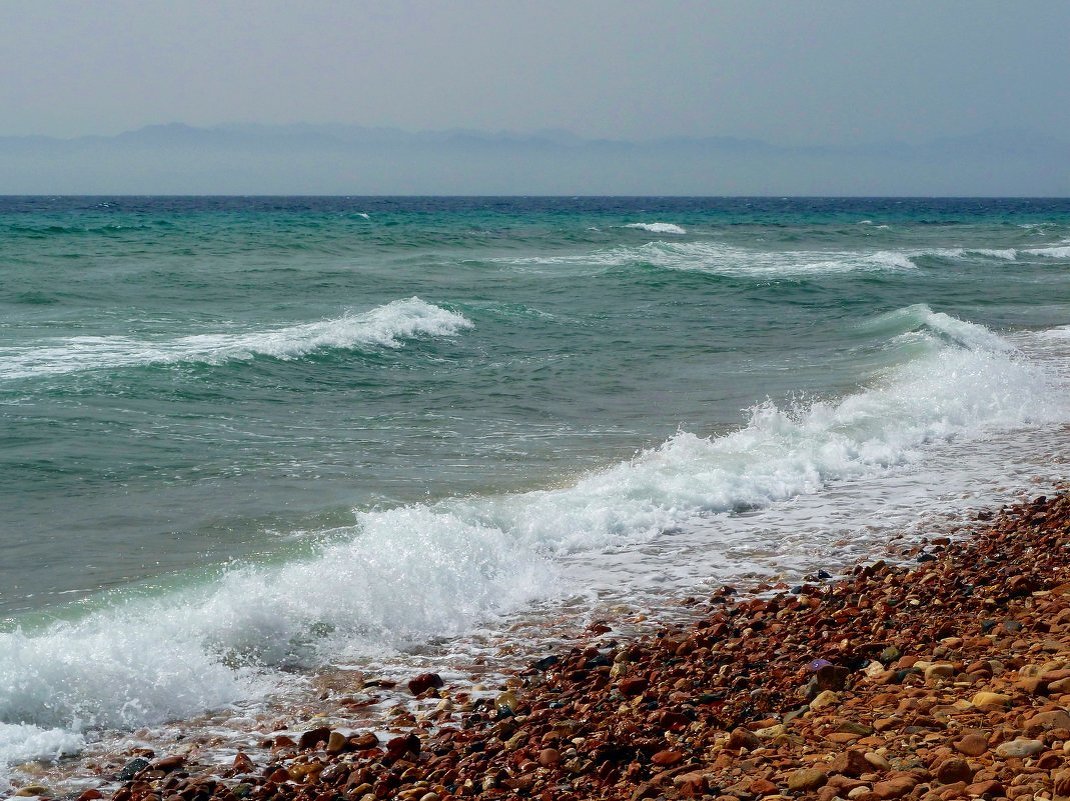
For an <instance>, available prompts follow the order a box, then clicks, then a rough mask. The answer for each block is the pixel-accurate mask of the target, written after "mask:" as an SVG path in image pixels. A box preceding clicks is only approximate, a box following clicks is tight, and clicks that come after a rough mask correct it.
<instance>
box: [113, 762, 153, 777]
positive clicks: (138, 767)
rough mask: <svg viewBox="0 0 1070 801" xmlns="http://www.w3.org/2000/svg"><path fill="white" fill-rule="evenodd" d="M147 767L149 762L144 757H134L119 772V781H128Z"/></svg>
mask: <svg viewBox="0 0 1070 801" xmlns="http://www.w3.org/2000/svg"><path fill="white" fill-rule="evenodd" d="M148 766H149V761H148V760H147V759H145V757H136V758H134V759H131V760H130V761H129V762H127V763H126V765H125V766H124V767H123V769H122V770H121V771H119V781H121V782H128V781H130V780H131V779H133V778H134V777H135V776H136V775H137V774H139V773H140V772H141V771H143V770H144V769H145V768H147V767H148Z"/></svg>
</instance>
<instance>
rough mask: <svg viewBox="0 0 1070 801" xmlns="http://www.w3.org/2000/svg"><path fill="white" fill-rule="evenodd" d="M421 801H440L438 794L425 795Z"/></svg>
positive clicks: (421, 797)
mask: <svg viewBox="0 0 1070 801" xmlns="http://www.w3.org/2000/svg"><path fill="white" fill-rule="evenodd" d="M420 801H439V798H438V793H424V794H423V795H422V796H420Z"/></svg>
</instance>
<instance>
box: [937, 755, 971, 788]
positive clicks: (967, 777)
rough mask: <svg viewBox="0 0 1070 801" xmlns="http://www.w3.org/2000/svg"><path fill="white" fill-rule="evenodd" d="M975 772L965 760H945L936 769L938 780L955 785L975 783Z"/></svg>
mask: <svg viewBox="0 0 1070 801" xmlns="http://www.w3.org/2000/svg"><path fill="white" fill-rule="evenodd" d="M973 774H974V770H973V768H971V767H970V764H969V763H968V762H967V761H966V760H965V759H958V758H953V759H945V760H944V761H943V762H941V763H940V765H939V766H938V767H937V768H936V778H937V779H938V780H940V782H942V783H943V784H954V783H955V782H965V783H966V784H969V783H970V782H972V781H973Z"/></svg>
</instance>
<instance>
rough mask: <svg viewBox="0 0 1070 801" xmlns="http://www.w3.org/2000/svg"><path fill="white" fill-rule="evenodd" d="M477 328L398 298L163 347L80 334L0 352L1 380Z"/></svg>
mask: <svg viewBox="0 0 1070 801" xmlns="http://www.w3.org/2000/svg"><path fill="white" fill-rule="evenodd" d="M471 327H472V323H471V322H470V321H469V320H467V319H466V318H465V317H463V316H462V315H460V314H457V313H455V312H451V311H448V310H446V309H443V308H440V307H439V306H435V305H433V304H430V303H426V302H424V301H422V300H420V299H419V298H416V297H413V298H409V299H407V300H396V301H393V302H391V303H387V304H385V305H383V306H379V307H377V308H374V309H372V310H371V311H368V312H364V313H362V314H346V315H343V316H341V317H336V318H331V319H327V320H318V321H316V322H312V323H302V324H299V325H293V326H287V327H285V328H278V329H274V330H268V331H246V332H240V333H216V334H195V335H192V336H185V337H180V338H178V339H172V340H166V341H161V342H149V341H144V340H138V339H133V338H130V337H122V336H81V337H70V338H68V339H63V340H60V341H58V342H57V341H50V342H41V343H37V344H31V345H24V346H19V347H9V348H0V379H14V378H26V377H30V376H39V375H55V374H63V373H71V372H79V371H83V370H93V369H114V368H117V367H128V366H133V365H148V364H173V363H178V362H204V363H208V364H220V363H223V362H227V361H232V360H247V359H252V358H254V357H256V356H272V357H274V358H277V359H296V358H300V357H301V356H305V355H307V354H309V353H312V352H314V351H316V350H320V349H324V348H342V349H351V348H399V347H401V346H402V345H403V343H404V342H405V341H406V340H410V339H415V338H418V337H436V336H453V335H455V334H457V333H458V332H460V331H461V330H463V329H466V328H471Z"/></svg>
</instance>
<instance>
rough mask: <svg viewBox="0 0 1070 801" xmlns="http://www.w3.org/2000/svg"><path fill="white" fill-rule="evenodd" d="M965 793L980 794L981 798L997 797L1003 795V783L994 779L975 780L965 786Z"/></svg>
mask: <svg viewBox="0 0 1070 801" xmlns="http://www.w3.org/2000/svg"><path fill="white" fill-rule="evenodd" d="M966 794H967V795H974V796H980V797H982V798H998V797H999V796H1001V795H1003V783H1002V782H1000V781H997V780H996V779H989V780H988V781H984V782H975V783H974V784H971V785H968V786H967V787H966Z"/></svg>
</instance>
